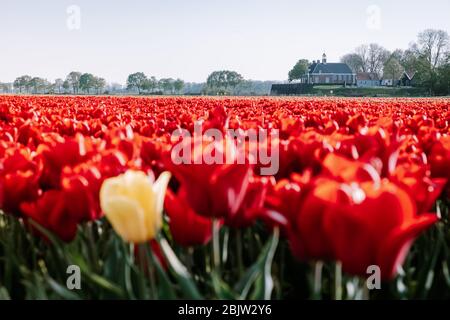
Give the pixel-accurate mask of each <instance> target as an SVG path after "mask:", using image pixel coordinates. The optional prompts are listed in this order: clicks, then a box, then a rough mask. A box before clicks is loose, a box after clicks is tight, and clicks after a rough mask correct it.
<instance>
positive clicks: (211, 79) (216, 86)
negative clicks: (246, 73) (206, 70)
mask: <svg viewBox="0 0 450 320" xmlns="http://www.w3.org/2000/svg"><path fill="white" fill-rule="evenodd" d="M243 80H244V78H243V77H242V76H241V75H240V74H239V73H237V72H236V71H229V70H223V71H214V72H212V73H211V74H210V75H209V76H208V79H207V80H206V86H207V88H206V89H207V91H213V92H214V93H217V91H219V93H226V92H228V89H234V88H235V87H236V86H237V85H238V84H239V83H241V82H242V81H243Z"/></svg>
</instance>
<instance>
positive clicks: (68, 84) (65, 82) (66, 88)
mask: <svg viewBox="0 0 450 320" xmlns="http://www.w3.org/2000/svg"><path fill="white" fill-rule="evenodd" d="M62 87H63V89H64V92H67V90H69V89H70V83H69V81H67V80H65V81H64V82H63V85H62Z"/></svg>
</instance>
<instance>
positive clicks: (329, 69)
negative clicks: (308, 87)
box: [302, 53, 356, 85]
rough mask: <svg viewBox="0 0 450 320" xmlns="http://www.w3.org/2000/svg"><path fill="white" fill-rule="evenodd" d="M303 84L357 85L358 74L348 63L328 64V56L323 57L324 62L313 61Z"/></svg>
mask: <svg viewBox="0 0 450 320" xmlns="http://www.w3.org/2000/svg"><path fill="white" fill-rule="evenodd" d="M302 82H305V83H309V84H342V85H355V84H356V74H355V73H353V71H352V69H350V67H349V66H348V65H347V64H346V63H328V62H327V55H326V54H325V53H324V54H323V55H322V61H319V60H317V61H313V62H312V63H311V64H310V66H309V71H308V73H307V74H306V75H305V77H304V79H302Z"/></svg>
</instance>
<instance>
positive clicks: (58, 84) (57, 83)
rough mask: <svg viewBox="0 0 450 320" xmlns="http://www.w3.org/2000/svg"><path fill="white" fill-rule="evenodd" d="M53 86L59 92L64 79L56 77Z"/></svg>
mask: <svg viewBox="0 0 450 320" xmlns="http://www.w3.org/2000/svg"><path fill="white" fill-rule="evenodd" d="M54 86H55V89H56V90H58V93H59V94H61V93H62V89H63V86H64V80H63V79H60V78H58V79H56V80H55V83H54Z"/></svg>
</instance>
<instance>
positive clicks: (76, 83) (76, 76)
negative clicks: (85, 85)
mask: <svg viewBox="0 0 450 320" xmlns="http://www.w3.org/2000/svg"><path fill="white" fill-rule="evenodd" d="M80 77H81V72H78V71H72V72H71V73H69V74H68V75H67V77H66V81H67V82H68V83H69V85H70V87H72V90H73V94H77V93H78V89H79V88H80Z"/></svg>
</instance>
